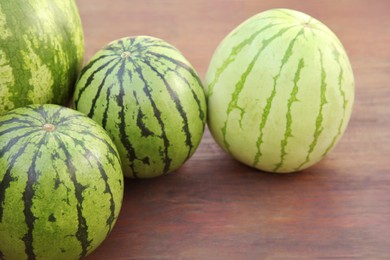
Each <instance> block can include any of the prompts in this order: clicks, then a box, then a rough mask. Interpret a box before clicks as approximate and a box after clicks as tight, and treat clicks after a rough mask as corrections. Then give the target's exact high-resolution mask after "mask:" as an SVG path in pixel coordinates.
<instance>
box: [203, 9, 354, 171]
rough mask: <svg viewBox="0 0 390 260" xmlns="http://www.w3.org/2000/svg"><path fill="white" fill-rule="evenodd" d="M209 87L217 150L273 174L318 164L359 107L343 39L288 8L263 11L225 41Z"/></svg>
mask: <svg viewBox="0 0 390 260" xmlns="http://www.w3.org/2000/svg"><path fill="white" fill-rule="evenodd" d="M205 86H206V96H207V100H208V116H209V117H208V125H209V128H210V131H211V133H212V135H213V136H214V138H215V140H216V141H217V143H218V144H219V145H220V146H221V147H222V148H223V149H224V150H226V151H227V152H228V153H230V154H231V155H232V156H233V157H234V158H236V159H238V160H239V161H241V162H243V163H245V164H247V165H250V166H252V167H255V168H258V169H261V170H264V171H270V172H281V173H285V172H294V171H299V170H302V169H305V168H307V167H309V166H311V165H313V164H315V163H317V162H318V161H320V160H321V159H322V158H323V157H324V156H325V155H326V154H327V153H328V152H330V151H331V150H332V148H333V147H334V146H335V145H336V144H337V142H338V141H339V139H340V138H341V136H342V135H343V133H344V131H345V129H346V127H347V124H348V121H349V118H350V115H351V111H352V105H353V101H354V78H353V73H352V69H351V65H350V62H349V60H348V57H347V54H346V52H345V50H344V48H343V46H342V44H341V43H340V41H339V40H338V38H337V37H336V36H335V34H334V33H332V31H331V30H330V29H328V28H327V27H326V26H325V25H324V24H322V23H321V22H319V21H318V20H316V19H314V18H312V17H310V16H308V15H306V14H304V13H301V12H298V11H294V10H289V9H272V10H268V11H265V12H262V13H260V14H258V15H255V16H253V17H252V18H250V19H248V20H247V21H245V22H243V23H242V24H241V25H239V26H238V27H237V28H236V29H234V30H233V31H232V32H231V33H230V34H229V35H228V36H226V38H225V39H224V40H223V41H222V42H221V43H220V45H219V46H218V48H217V50H216V51H215V53H214V55H213V57H212V60H211V62H210V65H209V68H208V71H207V75H206V82H205Z"/></svg>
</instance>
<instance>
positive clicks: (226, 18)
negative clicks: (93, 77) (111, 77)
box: [77, 0, 390, 259]
mask: <svg viewBox="0 0 390 260" xmlns="http://www.w3.org/2000/svg"><path fill="white" fill-rule="evenodd" d="M77 3H78V5H79V9H80V13H81V18H82V21H83V25H84V32H85V37H86V39H85V41H86V57H85V58H86V60H88V59H89V58H91V56H92V55H93V54H94V53H95V52H96V51H97V50H98V49H99V48H101V47H103V46H104V45H105V44H107V43H108V42H110V41H112V40H115V39H117V38H120V37H123V36H131V35H141V34H142V35H152V36H156V37H160V38H162V39H165V40H166V41H168V42H170V43H171V44H173V45H175V46H176V47H177V48H179V49H180V50H181V51H182V53H183V54H184V55H185V56H186V57H187V58H188V60H190V62H191V63H192V64H193V65H194V67H195V68H196V69H197V71H198V72H199V74H200V76H201V77H202V78H203V77H204V75H205V73H206V70H207V66H208V62H209V59H210V57H211V55H212V53H213V51H214V49H215V48H216V46H217V45H218V43H219V42H220V40H221V39H222V38H223V37H224V36H225V35H226V34H227V33H228V32H230V31H231V30H232V29H233V28H234V27H236V26H237V25H238V24H239V23H241V22H242V21H243V20H245V19H247V18H249V17H250V16H252V15H254V14H256V13H258V12H261V11H264V10H266V9H269V8H274V7H287V8H293V9H297V10H301V11H304V12H306V13H308V14H310V15H312V16H314V17H316V18H318V19H320V20H321V21H323V22H324V23H325V24H327V25H328V26H329V27H330V28H331V29H332V30H333V31H334V32H335V33H336V34H337V35H338V36H339V38H340V39H341V41H342V42H343V44H344V46H345V48H346V50H347V52H348V53H349V56H350V59H351V62H352V66H353V69H354V72H355V79H356V100H355V106H354V112H353V115H352V119H351V121H350V124H349V128H348V130H347V131H346V133H345V135H344V137H343V138H342V140H341V142H340V143H339V145H338V146H337V147H336V149H335V150H333V152H332V153H331V154H329V155H328V156H327V157H326V158H325V159H324V160H323V161H322V162H321V163H319V164H318V165H316V166H314V167H312V168H310V169H308V170H305V171H303V172H300V173H297V174H290V175H283V176H282V175H276V174H269V173H262V172H259V171H256V170H253V169H251V168H249V167H246V166H244V165H242V164H240V163H238V162H236V161H234V160H233V159H231V158H230V157H229V156H228V155H226V154H225V153H224V152H222V151H221V150H220V149H219V148H218V147H217V145H216V144H215V143H214V141H213V140H212V138H211V136H210V134H209V132H208V131H206V133H205V136H204V139H203V141H202V143H201V145H200V147H199V149H198V150H197V152H196V153H195V155H194V156H193V157H192V158H191V159H190V160H189V161H188V162H187V163H186V164H185V165H184V166H183V167H182V168H180V169H179V170H178V171H177V172H175V173H173V174H171V175H167V176H164V177H161V178H158V179H154V180H147V181H131V180H130V181H129V180H128V181H126V190H125V198H124V202H123V208H122V211H121V214H120V217H119V219H118V222H117V224H116V226H115V228H114V230H113V232H112V233H111V235H110V236H109V237H108V238H107V239H106V240H105V242H104V243H103V244H102V245H101V246H100V247H99V248H98V249H97V250H96V251H95V252H94V253H93V254H91V255H90V256H89V257H88V259H322V258H324V259H328V258H329V259H333V258H334V259H390V18H389V13H390V1H388V0H383V1H372V0H365V1H364V0H362V1H358V0H337V1H289V0H285V1H282V0H278V1H270V0H269V1H260V0H242V1H239V0H195V1H188V0H181V1H179V0H143V1H141V0H134V1H130V0H77Z"/></svg>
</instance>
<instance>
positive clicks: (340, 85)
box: [322, 48, 348, 157]
mask: <svg viewBox="0 0 390 260" xmlns="http://www.w3.org/2000/svg"><path fill="white" fill-rule="evenodd" d="M333 54H334V58H335V60H336V63H337V64H339V67H340V72H339V76H338V90H339V93H340V96H341V97H342V100H343V106H342V107H343V113H342V114H343V116H342V118H341V120H340V124H339V127H338V129H337V133H336V135H335V136H334V137H333V139H332V142H331V143H330V145H329V146H328V147H327V148H326V149H325V151H324V153H323V154H322V157H324V156H325V155H327V154H328V153H329V151H330V150H331V149H332V148H333V147H334V146H335V145H336V142H337V140H338V139H339V138H340V136H341V135H342V127H343V125H344V122H345V117H346V112H347V106H348V100H347V98H346V94H345V90H344V89H343V80H344V70H343V68H342V66H341V65H340V53H339V52H338V51H337V50H336V48H334V52H333Z"/></svg>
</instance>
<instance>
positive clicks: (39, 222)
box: [0, 105, 124, 260]
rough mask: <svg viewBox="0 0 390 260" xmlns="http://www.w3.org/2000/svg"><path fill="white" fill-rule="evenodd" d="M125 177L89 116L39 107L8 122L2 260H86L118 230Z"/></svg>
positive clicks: (1, 153) (1, 151)
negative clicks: (113, 231) (83, 258)
mask: <svg viewBox="0 0 390 260" xmlns="http://www.w3.org/2000/svg"><path fill="white" fill-rule="evenodd" d="M123 185H124V183H123V173H122V171H121V164H120V159H119V154H118V152H117V150H116V147H115V145H114V144H113V143H112V141H111V140H110V138H109V136H108V135H107V133H106V132H105V131H104V129H103V128H102V127H100V126H99V125H98V124H97V123H96V122H94V121H93V120H91V119H90V118H88V117H87V116H85V115H83V114H81V113H79V112H77V111H74V110H71V109H69V108H65V107H61V106H57V105H31V106H28V107H21V108H17V109H14V110H12V111H9V112H7V113H6V114H4V115H3V116H1V117H0V259H5V260H6V259H18V260H19V259H56V260H57V259H64V260H71V259H79V258H82V257H84V256H86V255H88V254H90V253H91V252H92V251H93V250H95V249H96V248H97V247H98V246H99V245H100V243H101V242H102V241H103V240H104V239H105V238H106V237H107V235H108V234H109V233H110V232H111V230H112V228H113V227H114V225H115V223H116V220H117V218H118V215H119V212H120V208H121V206H122V199H123V192H124V186H123Z"/></svg>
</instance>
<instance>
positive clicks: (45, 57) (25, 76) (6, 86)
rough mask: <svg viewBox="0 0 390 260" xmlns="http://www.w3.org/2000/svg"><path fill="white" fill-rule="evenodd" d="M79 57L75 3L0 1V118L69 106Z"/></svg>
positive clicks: (79, 30)
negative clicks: (35, 107) (22, 110)
mask: <svg viewBox="0 0 390 260" xmlns="http://www.w3.org/2000/svg"><path fill="white" fill-rule="evenodd" d="M83 57H84V36H83V30H82V25H81V20H80V17H79V13H78V9H77V6H76V2H75V0H66V1H64V0H34V1H14V0H4V1H0V114H3V113H4V112H5V111H8V110H10V109H13V108H16V107H21V106H25V105H28V104H44V103H55V104H62V105H65V104H68V102H69V99H70V96H71V95H72V94H73V90H74V84H75V83H76V80H77V76H78V73H79V72H80V69H81V65H82V62H83Z"/></svg>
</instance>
